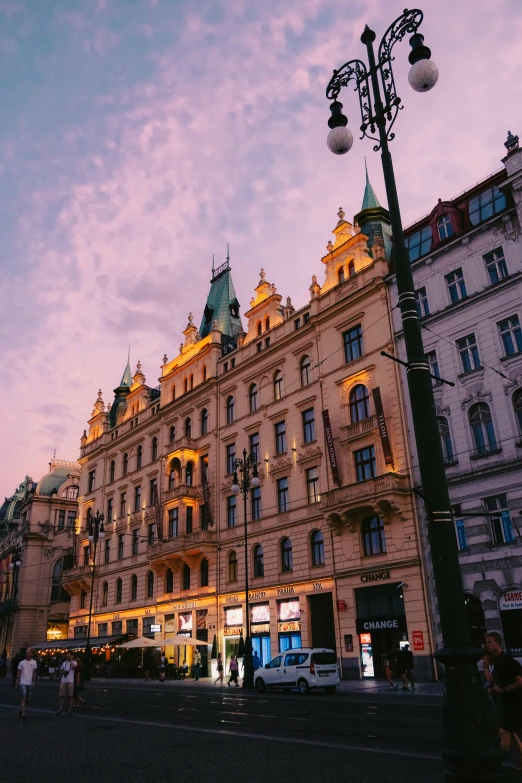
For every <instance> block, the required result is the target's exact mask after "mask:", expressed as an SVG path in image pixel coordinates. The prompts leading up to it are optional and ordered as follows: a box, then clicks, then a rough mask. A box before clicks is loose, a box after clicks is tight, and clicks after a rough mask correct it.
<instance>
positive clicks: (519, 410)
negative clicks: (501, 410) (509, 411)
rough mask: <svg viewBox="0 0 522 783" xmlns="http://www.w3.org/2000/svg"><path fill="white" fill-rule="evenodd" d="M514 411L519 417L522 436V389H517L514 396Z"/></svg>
mask: <svg viewBox="0 0 522 783" xmlns="http://www.w3.org/2000/svg"><path fill="white" fill-rule="evenodd" d="M513 410H514V411H515V416H516V417H517V424H518V429H519V431H520V434H521V435H522V389H517V390H516V392H515V393H514V395H513Z"/></svg>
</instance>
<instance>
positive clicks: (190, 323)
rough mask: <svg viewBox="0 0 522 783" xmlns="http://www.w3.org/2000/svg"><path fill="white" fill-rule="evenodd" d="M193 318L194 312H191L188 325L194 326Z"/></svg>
mask: <svg viewBox="0 0 522 783" xmlns="http://www.w3.org/2000/svg"><path fill="white" fill-rule="evenodd" d="M193 320H194V316H193V315H192V313H189V314H188V325H189V326H192V325H193V324H192V321H193Z"/></svg>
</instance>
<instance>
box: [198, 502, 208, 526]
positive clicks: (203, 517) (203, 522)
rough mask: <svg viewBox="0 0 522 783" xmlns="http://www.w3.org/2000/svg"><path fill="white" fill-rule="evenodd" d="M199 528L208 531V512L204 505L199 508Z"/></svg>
mask: <svg viewBox="0 0 522 783" xmlns="http://www.w3.org/2000/svg"><path fill="white" fill-rule="evenodd" d="M199 526H200V528H201V530H208V521H207V512H206V510H205V504H204V503H202V504H201V506H200V507H199Z"/></svg>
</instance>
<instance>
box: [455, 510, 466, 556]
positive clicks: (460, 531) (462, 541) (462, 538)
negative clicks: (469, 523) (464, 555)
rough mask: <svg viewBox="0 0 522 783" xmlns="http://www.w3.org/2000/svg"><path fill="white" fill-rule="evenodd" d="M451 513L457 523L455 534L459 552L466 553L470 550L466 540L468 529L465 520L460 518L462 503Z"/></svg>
mask: <svg viewBox="0 0 522 783" xmlns="http://www.w3.org/2000/svg"><path fill="white" fill-rule="evenodd" d="M451 511H452V514H453V519H454V521H455V533H456V535H457V546H458V549H459V552H464V551H465V550H466V549H467V548H468V542H467V540H466V527H465V525H464V520H463V519H462V518H461V517H460V514H461V506H460V503H459V504H457V505H455V506H452V507H451Z"/></svg>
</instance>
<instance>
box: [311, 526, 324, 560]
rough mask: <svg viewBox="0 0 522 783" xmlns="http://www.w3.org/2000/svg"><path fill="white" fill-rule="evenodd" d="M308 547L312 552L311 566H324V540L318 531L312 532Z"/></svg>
mask: <svg viewBox="0 0 522 783" xmlns="http://www.w3.org/2000/svg"><path fill="white" fill-rule="evenodd" d="M310 547H311V550H312V565H314V566H322V565H324V562H325V560H324V538H323V534H322V533H321V531H320V530H314V532H313V533H312V535H311V536H310Z"/></svg>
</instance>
